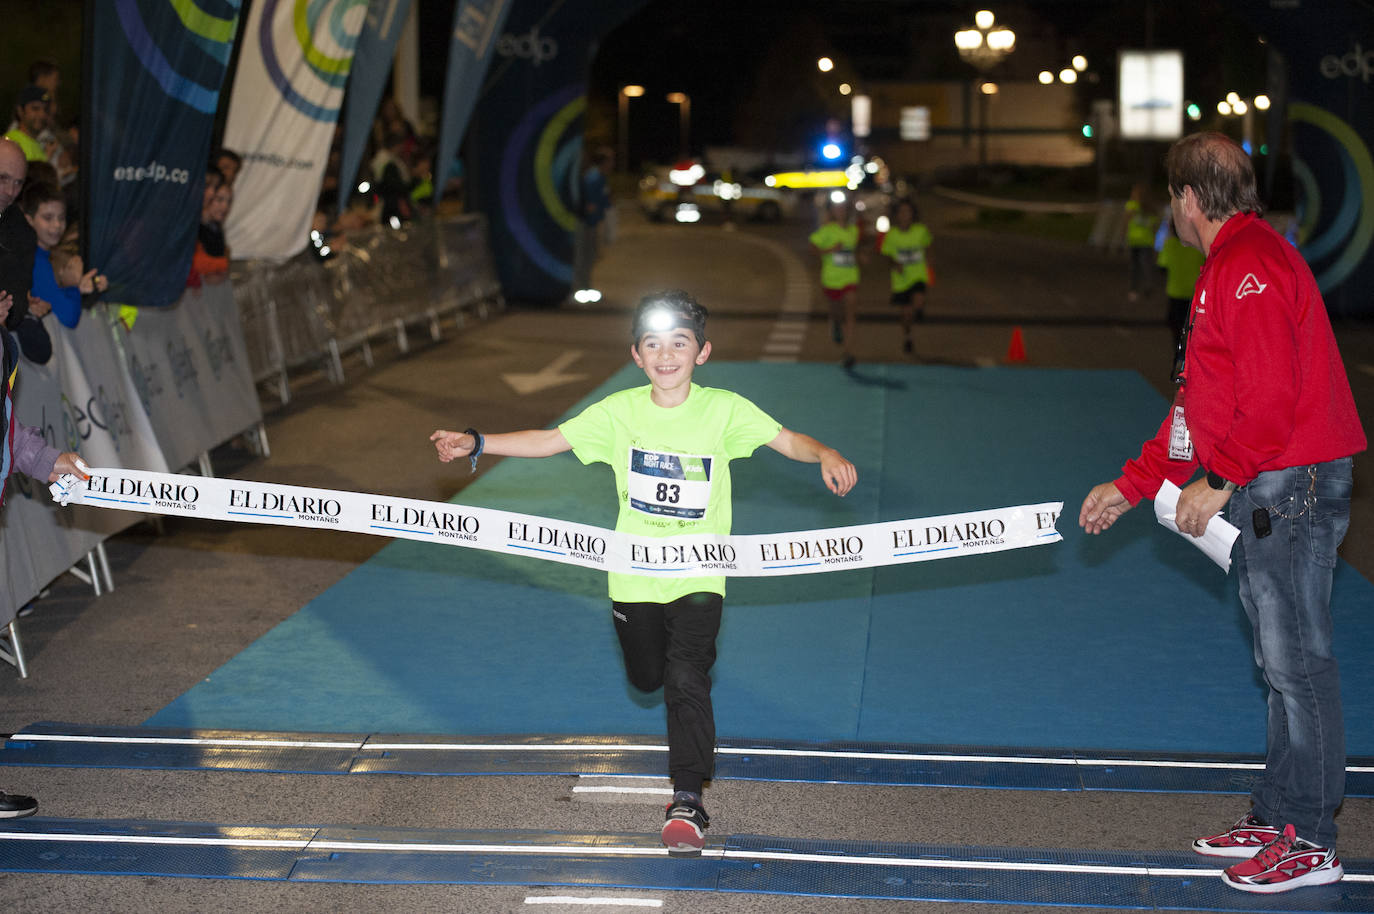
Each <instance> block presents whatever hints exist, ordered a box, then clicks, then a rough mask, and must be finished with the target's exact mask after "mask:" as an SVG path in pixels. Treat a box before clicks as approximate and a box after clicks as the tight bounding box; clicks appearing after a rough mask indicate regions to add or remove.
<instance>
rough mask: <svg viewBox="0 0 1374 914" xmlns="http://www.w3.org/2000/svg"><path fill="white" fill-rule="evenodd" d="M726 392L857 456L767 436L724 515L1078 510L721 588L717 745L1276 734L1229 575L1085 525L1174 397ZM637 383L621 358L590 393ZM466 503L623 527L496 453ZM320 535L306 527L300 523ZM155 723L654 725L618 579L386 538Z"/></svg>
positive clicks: (786, 525) (586, 491) (1368, 619)
mask: <svg viewBox="0 0 1374 914" xmlns="http://www.w3.org/2000/svg"><path fill="white" fill-rule="evenodd" d="M698 380H700V381H701V383H703V384H707V385H711V386H717V387H725V388H729V389H732V390H737V391H739V392H741V393H743V394H744V395H746V396H748V397H750V398H751V399H753V400H754V401H755V402H757V403H758V404H759V405H760V406H761V407H763V408H764V409H765V410H767V411H768V412H770V413H772V414H773V415H774V416H775V417H777V418H778V419H779V420H780V421H781V422H782V423H783V424H784V425H786V426H788V427H790V428H794V429H797V430H800V431H805V432H807V433H809V434H812V435H814V436H816V437H817V438H820V439H821V440H823V441H825V442H826V443H829V444H832V445H834V446H836V447H838V448H839V449H840V450H841V451H843V452H844V453H845V455H846V456H847V457H849V458H850V459H851V460H852V461H853V462H854V463H855V464H856V465H857V467H858V468H859V474H860V479H859V486H858V487H857V488H856V489H855V490H854V492H852V493H851V494H850V495H849V497H847V498H844V499H839V498H836V497H834V496H833V495H831V494H829V493H828V492H826V491H825V490H824V489H823V487H822V486H821V483H820V479H819V474H818V472H817V468H816V467H815V466H808V465H802V464H796V463H793V462H791V461H788V460H786V459H784V458H782V457H781V456H779V455H777V454H775V453H773V452H772V451H771V450H768V449H766V448H761V449H760V450H759V452H758V453H756V454H755V455H754V456H753V457H752V458H750V459H748V460H743V461H737V462H735V463H734V464H733V465H732V468H733V472H734V476H735V498H736V502H735V505H736V506H735V532H737V533H756V532H770V531H785V530H802V529H814V528H819V527H829V526H842V525H847V524H857V523H868V522H872V521H877V520H895V519H901V518H914V517H926V516H931V515H938V514H947V513H954V512H959V511H969V510H974V509H979V508H991V507H1000V506H1005V505H1013V504H1028V503H1036V502H1042V501H1057V500H1062V501H1064V503H1065V514H1066V516H1065V518H1064V519H1063V520H1062V521H1061V522H1060V530H1061V532H1062V533H1063V534H1064V536H1065V541H1064V542H1063V543H1060V544H1056V545H1051V546H1042V547H1036V548H1031V549H1022V550H1016V551H1012V552H1007V553H1000V554H994V555H987V556H973V557H967V558H954V559H949V560H944V561H937V562H929V563H925V564H918V565H908V566H899V567H890V568H882V569H877V570H852V571H839V572H833V573H829V574H819V575H805V576H798V577H790V578H774V579H733V580H731V581H730V584H729V588H728V589H729V594H728V596H727V599H726V615H725V621H724V625H723V629H722V632H721V636H720V656H719V660H718V662H717V665H716V668H715V673H714V679H715V690H714V697H715V704H716V716H717V726H718V730H719V734H720V736H722V737H730V738H772V739H792V740H842V741H852V740H862V741H874V742H892V743H905V744H926V745H985V746H1024V747H1062V748H1074V747H1078V748H1103V749H1140V750H1151V751H1153V750H1158V751H1186V752H1234V753H1255V754H1258V753H1261V752H1262V751H1263V747H1264V720H1265V713H1264V692H1263V688H1262V686H1261V684H1260V682H1259V681H1258V678H1257V676H1256V673H1255V671H1254V668H1253V663H1252V660H1251V648H1250V633H1249V626H1248V624H1247V622H1246V621H1245V617H1244V614H1243V612H1242V610H1241V608H1240V603H1239V600H1238V599H1237V597H1236V595H1235V581H1234V578H1232V577H1227V576H1225V575H1223V574H1222V573H1221V572H1220V571H1219V570H1218V569H1217V568H1216V566H1214V565H1212V564H1211V563H1210V562H1209V561H1208V560H1207V559H1205V558H1204V557H1203V556H1202V555H1201V553H1199V552H1198V551H1197V550H1196V549H1194V548H1193V547H1192V546H1191V545H1189V544H1188V543H1186V542H1184V541H1183V540H1182V539H1181V538H1180V537H1177V536H1175V535H1173V534H1170V533H1168V532H1166V531H1165V530H1164V529H1163V528H1161V527H1159V525H1158V524H1157V523H1156V522H1155V520H1154V516H1153V512H1152V511H1151V510H1150V508H1149V505H1148V504H1146V505H1143V506H1142V508H1141V509H1140V510H1137V511H1133V512H1131V513H1129V514H1127V515H1126V516H1125V517H1124V518H1123V519H1122V520H1121V521H1120V522H1119V523H1118V524H1117V525H1116V527H1114V528H1113V529H1112V530H1111V531H1110V532H1109V533H1108V534H1106V535H1104V536H1102V537H1087V536H1085V535H1083V534H1082V533H1081V532H1080V531H1079V530H1078V528H1077V526H1076V517H1077V510H1078V505H1079V503H1080V502H1081V500H1082V497H1083V495H1084V494H1085V493H1086V491H1087V490H1088V488H1089V487H1090V486H1091V485H1092V484H1094V483H1097V482H1100V481H1102V480H1104V479H1108V478H1111V477H1112V476H1114V475H1115V473H1116V470H1117V468H1118V467H1119V466H1120V464H1121V462H1122V460H1123V459H1124V458H1125V457H1128V456H1133V455H1134V454H1135V453H1136V452H1137V451H1138V449H1139V445H1140V441H1141V439H1142V438H1143V437H1144V436H1145V435H1147V434H1149V433H1150V432H1152V431H1153V430H1154V429H1155V428H1156V427H1157V424H1158V422H1159V419H1160V417H1161V416H1162V415H1163V412H1164V410H1165V408H1166V404H1165V402H1164V401H1163V399H1162V398H1161V397H1160V396H1159V394H1158V393H1156V392H1155V391H1154V390H1153V389H1152V388H1151V387H1150V386H1149V385H1148V384H1147V383H1146V382H1145V381H1144V380H1143V379H1142V378H1141V377H1140V376H1138V375H1136V374H1134V373H1128V372H1085V371H1067V370H1065V371H1057V370H1042V369H961V368H948V367H925V366H900V365H891V366H872V367H863V368H861V369H860V370H859V372H858V373H856V374H853V375H846V374H844V373H842V372H840V370H839V369H837V368H833V367H830V366H821V365H759V364H754V363H749V364H745V363H717V362H712V363H710V364H708V365H706V366H704V367H703V368H702V369H701V370H700V371H699V373H698ZM641 383H643V374H642V373H640V372H639V371H638V370H637V369H635V368H633V366H630V367H627V368H626V369H625V370H623V371H621V372H619V373H617V374H616V375H615V376H614V377H612V378H611V379H610V380H609V381H608V382H607V383H606V384H604V385H603V386H602V387H601V388H600V389H598V390H597V391H595V392H593V394H591V395H590V396H589V397H588V399H587V400H586V401H585V402H584V404H579V406H578V407H576V408H575V410H576V409H580V408H581V407H582V406H583V405H585V403H590V402H592V401H593V400H595V399H598V398H600V397H602V396H604V395H605V394H607V393H609V392H611V391H614V390H618V389H621V388H623V387H628V386H633V385H637V384H641ZM462 500H463V501H464V502H466V503H470V504H475V505H484V506H489V507H495V508H504V509H508V510H516V511H524V512H528V513H533V514H542V515H547V516H552V517H559V518H565V519H572V520H579V521H584V522H588V523H594V524H599V525H602V526H607V527H610V526H612V525H613V523H614V514H615V512H614V507H613V505H612V476H611V471H610V469H609V468H608V467H604V466H592V467H583V466H582V465H581V464H580V463H578V461H577V460H576V458H574V457H572V455H570V454H565V455H561V456H559V457H556V458H552V459H549V460H516V459H507V460H505V461H503V462H502V463H501V464H500V465H499V466H497V467H495V468H493V469H491V470H490V471H489V472H488V473H486V474H485V475H484V476H483V477H482V478H481V479H480V480H478V481H477V482H476V483H474V484H473V485H471V486H469V487H468V488H467V489H465V490H464V492H463V493H462ZM307 535H308V534H307ZM1371 606H1374V586H1371V585H1370V583H1369V582H1368V581H1366V580H1365V579H1364V578H1363V577H1361V576H1360V575H1359V574H1358V573H1356V572H1355V571H1354V570H1353V569H1351V568H1350V567H1349V566H1348V565H1346V564H1345V563H1344V562H1342V563H1341V565H1340V567H1339V568H1338V569H1337V574H1336V586H1335V597H1334V608H1335V614H1336V626H1337V633H1338V643H1339V647H1338V656H1339V658H1340V661H1341V665H1342V676H1343V677H1344V682H1343V688H1344V694H1345V700H1346V720H1347V726H1348V728H1349V738H1348V741H1349V750H1350V752H1351V754H1352V755H1374V724H1371V721H1374V663H1371V662H1370V660H1371V656H1372V655H1374V613H1370V612H1369V609H1370V607H1371ZM148 724H149V725H152V726H160V727H195V728H227V729H246V730H296V731H340V732H392V733H448V734H464V733H467V734H536V733H567V734H599V733H605V734H612V733H619V734H646V735H653V734H661V733H662V731H663V726H664V723H663V708H662V703H661V700H660V699H659V696H642V695H639V694H637V693H635V692H634V690H633V689H631V688H630V687H629V686H628V685H627V684H626V682H625V678H624V675H623V672H622V666H621V660H620V654H619V647H618V645H617V644H616V641H615V635H614V632H613V630H612V628H611V623H610V618H609V611H608V603H607V600H606V597H605V581H604V577H603V576H602V575H601V574H600V573H597V572H593V571H588V570H583V569H576V568H570V567H567V566H562V565H555V564H552V563H547V562H541V561H538V560H536V559H530V558H523V557H508V556H502V555H493V554H488V553H482V552H477V551H473V550H465V549H459V548H453V547H445V546H439V545H434V544H427V543H415V542H410V541H397V542H394V543H392V544H390V545H388V546H387V547H385V548H384V549H382V550H381V551H380V552H379V553H378V554H377V555H376V556H375V557H374V558H373V559H371V560H370V561H368V562H366V563H364V564H363V565H361V566H360V567H359V568H357V569H356V570H355V571H353V572H352V573H351V574H349V575H348V576H347V577H346V578H344V579H343V580H342V581H340V582H339V583H338V584H337V585H335V586H334V587H332V588H330V589H329V590H327V591H325V592H324V593H322V594H321V595H320V596H319V597H317V598H316V599H314V600H313V601H311V602H310V603H309V604H308V605H306V606H305V607H304V608H302V609H301V610H300V611H299V612H297V613H296V614H295V615H294V616H292V617H291V618H290V619H287V620H286V621H284V622H283V623H281V624H280V625H278V626H277V627H276V628H275V629H273V630H272V631H271V632H269V633H268V634H266V635H265V636H263V637H262V638H261V639H259V640H258V641H257V642H256V643H254V644H253V645H251V646H250V647H249V648H247V649H246V650H245V651H243V652H242V653H241V654H239V655H238V656H237V657H235V658H233V659H232V660H231V661H229V662H228V663H227V664H225V665H224V666H223V667H221V668H220V669H218V670H216V671H215V672H214V673H213V674H212V675H211V676H209V677H207V678H206V679H205V680H204V681H203V682H201V683H200V684H198V685H197V686H195V687H194V688H193V689H191V690H190V691H188V692H187V693H186V694H185V695H183V696H181V697H180V698H178V699H177V700H176V701H174V702H172V703H171V704H170V705H168V706H167V707H166V708H164V709H163V710H162V711H160V712H159V713H158V714H156V715H155V716H154V717H153V718H151V719H150V720H149V721H148Z"/></svg>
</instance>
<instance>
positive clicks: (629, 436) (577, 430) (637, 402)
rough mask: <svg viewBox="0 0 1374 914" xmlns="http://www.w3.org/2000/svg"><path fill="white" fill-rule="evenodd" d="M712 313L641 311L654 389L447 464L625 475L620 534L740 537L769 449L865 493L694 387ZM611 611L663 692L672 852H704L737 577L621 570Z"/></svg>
mask: <svg viewBox="0 0 1374 914" xmlns="http://www.w3.org/2000/svg"><path fill="white" fill-rule="evenodd" d="M706 313H707V312H706V309H705V308H704V307H702V306H701V305H700V304H699V303H698V302H697V301H696V299H694V298H692V297H691V296H690V295H688V294H687V293H686V292H683V291H680V290H674V291H670V292H664V293H661V294H657V295H650V296H648V297H646V298H644V299H643V300H642V301H640V303H639V305H638V307H636V309H635V314H634V323H633V326H632V340H633V342H632V345H631V347H630V357H631V358H632V359H634V362H635V364H636V365H638V366H639V367H640V368H642V369H644V373H645V374H646V375H647V376H648V378H649V385H648V386H647V387H636V388H631V389H629V390H622V391H620V392H618V393H614V394H611V395H610V396H608V397H606V398H605V399H604V400H601V401H600V402H598V403H594V404H592V405H591V406H589V407H588V408H587V409H586V410H584V411H583V412H582V413H580V414H579V415H577V416H574V417H573V418H572V419H569V420H568V421H566V422H564V423H563V424H562V425H560V426H558V427H557V428H551V429H528V430H525V431H518V432H506V433H502V434H491V435H482V434H480V433H479V432H477V431H476V430H474V429H469V430H468V431H466V432H461V433H460V432H449V431H443V430H440V431H436V432H434V434H432V435H430V440H431V441H433V442H434V446H435V448H436V449H437V450H438V452H439V459H440V460H441V461H443V462H444V463H448V462H449V461H451V460H453V459H455V458H458V457H467V456H470V455H480V454H483V453H488V454H501V455H505V456H511V457H549V456H552V455H554V454H559V453H562V452H563V451H567V450H572V452H573V453H574V454H575V455H576V456H577V458H578V459H579V460H581V461H582V462H583V463H584V464H587V463H608V464H610V465H611V467H612V468H613V469H614V471H615V481H616V491H617V493H618V495H619V501H620V512H619V516H618V518H617V520H616V530H617V531H622V532H626V533H631V534H634V535H636V536H652V537H666V536H680V535H691V534H697V533H710V534H721V535H725V534H728V533H729V532H730V512H731V503H730V468H729V462H730V461H731V460H733V459H735V458H739V457H748V456H749V455H750V454H752V453H753V452H754V450H755V449H756V448H757V447H758V446H759V445H761V444H766V445H768V446H769V447H771V448H772V449H773V450H775V451H777V452H778V453H780V454H782V455H783V456H784V457H789V458H791V459H792V460H797V461H801V462H803V463H819V464H820V465H821V479H822V481H823V482H824V483H825V485H826V487H827V488H829V489H830V491H832V492H834V493H835V494H836V495H844V494H845V493H847V492H848V491H849V490H850V489H852V488H853V487H854V483H855V482H856V480H857V478H858V477H857V474H856V472H855V469H854V465H853V464H851V463H850V462H849V461H848V460H846V459H845V458H844V457H843V456H841V455H840V453H839V452H838V451H836V450H835V449H833V448H830V447H826V446H825V445H823V444H821V443H820V442H819V441H817V440H816V439H814V438H811V437H809V436H807V435H803V434H801V433H799V432H794V431H790V430H788V429H785V428H783V427H782V426H781V425H779V424H778V422H777V421H776V420H774V419H772V418H771V417H769V416H768V415H767V414H765V413H764V412H763V411H762V410H760V409H759V408H758V407H757V406H755V405H754V404H753V403H751V402H749V401H748V400H746V399H744V398H743V397H741V396H739V395H738V394H735V393H732V392H730V391H727V390H718V389H715V388H710V387H700V386H698V385H696V384H693V383H692V372H693V371H694V370H695V369H696V366H698V365H702V364H705V362H706V360H707V359H708V358H709V357H710V355H711V344H710V343H709V342H707V340H706ZM609 577H610V597H611V615H612V616H613V617H614V620H615V630H616V635H617V636H618V637H619V639H620V647H621V650H622V652H623V653H624V658H625V671H626V673H627V675H628V677H629V680H630V682H631V684H633V685H634V687H635V688H637V689H639V690H641V691H644V692H652V691H655V690H656V689H659V688H662V689H663V703H664V706H665V709H666V711H667V718H668V770H669V774H670V776H671V777H672V781H673V801H672V803H670V804H669V805H668V810H667V817H666V819H665V821H664V824H663V833H662V834H663V843H664V845H665V846H666V847H667V848H668V850H669V852H670V853H674V854H683V855H691V854H697V853H700V851H701V849H702V847H703V846H704V845H705V838H704V837H703V835H702V832H703V830H704V829H705V828H706V827H707V825H708V824H709V822H710V819H709V817H708V816H707V815H706V810H705V808H704V807H703V805H702V797H701V792H702V786H703V784H704V782H705V781H706V780H707V779H709V778H710V776H711V770H712V764H713V762H714V755H715V745H716V730H715V718H714V715H713V712H712V708H711V678H710V670H711V666H712V665H713V664H714V663H715V659H716V634H717V632H718V631H719V629H720V619H721V609H722V605H723V599H724V595H725V578H724V577H723V576H721V577H692V578H677V579H663V578H653V577H646V576H642V575H634V574H619V573H611V574H610V575H609Z"/></svg>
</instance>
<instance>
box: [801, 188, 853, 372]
mask: <svg viewBox="0 0 1374 914" xmlns="http://www.w3.org/2000/svg"><path fill="white" fill-rule="evenodd" d="M826 214H827V217H828V218H827V219H826V221H825V222H823V223H821V227H820V228H818V229H816V230H815V231H814V232H812V233H811V236H810V238H808V239H807V240H808V241H810V242H811V250H813V251H815V252H816V253H817V254H818V255H819V256H820V258H821V291H822V292H824V293H825V297H826V299H827V300H828V301H829V303H830V335H831V337H832V338H833V339H834V340H835V342H836V343H839V344H840V351H841V353H842V355H843V358H844V367H845V368H852V367H854V351H853V349H852V348H851V347H852V346H853V345H854V320H855V316H856V312H857V311H858V308H859V256H860V252H859V235H860V231H859V226H858V224H857V223H855V222H854V221H853V218H852V217H853V213H852V212H851V211H850V208H849V203H848V201H846V200H845V199H843V198H840V199H839V200H832V201H831V202H830V205H829V207H828V209H827V210H826Z"/></svg>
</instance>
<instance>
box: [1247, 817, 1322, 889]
mask: <svg viewBox="0 0 1374 914" xmlns="http://www.w3.org/2000/svg"><path fill="white" fill-rule="evenodd" d="M1344 875H1345V870H1344V869H1343V868H1342V867H1341V861H1340V860H1339V859H1337V857H1336V852H1335V851H1334V850H1332V849H1331V848H1329V847H1318V846H1317V845H1315V844H1313V843H1312V842H1310V841H1304V840H1303V839H1301V838H1299V837H1298V836H1297V834H1296V833H1295V832H1294V831H1293V826H1291V825H1285V826H1284V827H1283V834H1282V835H1279V836H1278V837H1277V838H1275V839H1274V840H1273V841H1270V842H1269V843H1268V844H1266V845H1265V846H1264V850H1262V851H1260V852H1259V853H1258V854H1256V855H1255V856H1254V857H1253V858H1251V859H1249V860H1246V861H1245V862H1244V863H1237V864H1236V865H1235V866H1231V867H1227V868H1226V870H1225V871H1223V872H1222V874H1221V881H1222V882H1224V883H1226V884H1227V885H1229V886H1231V888H1233V889H1240V890H1241V891H1242V892H1264V893H1270V892H1287V891H1288V890H1290V889H1298V888H1302V887H1303V886H1306V885H1329V884H1330V883H1332V882H1340V881H1341V877H1342V876H1344Z"/></svg>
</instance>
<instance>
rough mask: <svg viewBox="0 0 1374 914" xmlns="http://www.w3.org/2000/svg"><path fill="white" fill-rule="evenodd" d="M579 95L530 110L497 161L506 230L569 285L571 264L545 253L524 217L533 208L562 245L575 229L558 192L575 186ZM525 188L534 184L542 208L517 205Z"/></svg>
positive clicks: (561, 95)
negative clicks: (499, 161)
mask: <svg viewBox="0 0 1374 914" xmlns="http://www.w3.org/2000/svg"><path fill="white" fill-rule="evenodd" d="M583 92H584V87H583V86H581V85H572V86H566V87H564V88H563V89H560V90H558V91H557V92H554V93H553V94H552V95H549V96H548V97H546V98H545V99H543V100H542V101H540V102H537V103H536V104H535V105H533V106H532V107H531V108H530V110H529V111H528V112H526V114H525V116H524V117H523V118H521V120H520V123H519V124H518V125H517V126H516V128H515V130H514V131H513V132H512V133H511V135H510V139H509V140H508V141H507V143H506V148H505V150H504V154H503V155H502V157H501V178H500V187H501V211H502V214H503V215H504V217H505V219H506V227H507V229H509V230H510V233H511V234H512V235H513V236H514V237H515V241H516V243H517V244H519V245H520V248H521V250H522V251H524V253H525V255H526V256H527V257H529V259H530V260H532V261H533V262H534V263H535V264H536V265H538V267H539V268H540V269H541V270H543V271H544V272H545V273H547V274H548V275H549V276H551V277H553V278H554V279H557V280H560V281H562V282H570V281H571V280H572V265H571V264H569V263H567V262H566V261H565V260H564V259H563V258H561V257H559V256H558V255H557V254H555V253H553V252H552V251H550V250H549V246H548V245H547V244H545V243H544V242H543V241H542V240H541V239H540V237H539V235H540V233H539V232H538V231H536V228H535V226H532V225H531V224H530V221H529V220H528V219H527V218H526V213H527V210H531V209H532V210H533V212H534V214H535V215H537V216H539V217H543V219H547V222H546V223H545V224H544V227H545V228H546V230H547V233H561V234H562V235H563V239H564V240H566V237H567V234H569V233H572V232H574V231H576V230H577V216H576V215H575V214H574V213H573V212H572V211H571V210H570V209H568V207H567V205H566V204H565V203H564V202H563V197H562V196H561V195H560V194H559V190H558V189H559V187H572V186H574V185H575V183H576V181H577V163H578V161H579V159H580V158H581V151H582V132H581V123H580V118H581V116H582V114H583V112H585V111H586V108H587V99H586V96H585V95H584V94H583ZM529 183H533V185H534V187H535V192H536V194H537V195H538V198H539V203H540V204H541V205H542V209H533V208H532V207H528V206H525V205H522V200H521V194H520V190H521V187H522V186H527V185H528V184H529ZM543 219H541V221H543Z"/></svg>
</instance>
